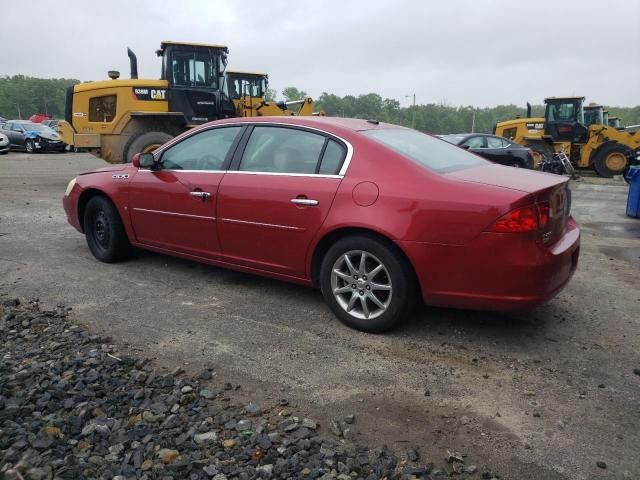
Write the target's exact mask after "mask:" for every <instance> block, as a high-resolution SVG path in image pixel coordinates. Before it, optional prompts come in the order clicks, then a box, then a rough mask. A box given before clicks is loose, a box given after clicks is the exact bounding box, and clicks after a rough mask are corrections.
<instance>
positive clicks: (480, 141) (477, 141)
mask: <svg viewBox="0 0 640 480" xmlns="http://www.w3.org/2000/svg"><path fill="white" fill-rule="evenodd" d="M462 145H466V146H467V147H469V148H484V137H471V138H468V139H467V140H465V141H464V142H462Z"/></svg>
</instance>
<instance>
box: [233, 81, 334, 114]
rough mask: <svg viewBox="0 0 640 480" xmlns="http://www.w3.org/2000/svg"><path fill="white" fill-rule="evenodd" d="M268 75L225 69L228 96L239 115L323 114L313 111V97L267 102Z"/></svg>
mask: <svg viewBox="0 0 640 480" xmlns="http://www.w3.org/2000/svg"><path fill="white" fill-rule="evenodd" d="M268 87H269V75H267V74H266V73H253V72H241V71H238V70H227V88H228V93H229V98H230V99H231V101H232V102H233V104H234V106H235V108H236V114H237V115H238V116H239V117H262V116H279V115H324V114H323V113H315V112H314V104H313V99H312V98H311V97H305V98H303V99H301V100H297V101H293V102H268V101H267V100H266V93H267V88H268Z"/></svg>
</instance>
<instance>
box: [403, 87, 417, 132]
mask: <svg viewBox="0 0 640 480" xmlns="http://www.w3.org/2000/svg"><path fill="white" fill-rule="evenodd" d="M411 96H413V105H412V108H411V113H412V115H411V128H416V94H415V93H412V94H411V95H405V96H404V98H409V97H411Z"/></svg>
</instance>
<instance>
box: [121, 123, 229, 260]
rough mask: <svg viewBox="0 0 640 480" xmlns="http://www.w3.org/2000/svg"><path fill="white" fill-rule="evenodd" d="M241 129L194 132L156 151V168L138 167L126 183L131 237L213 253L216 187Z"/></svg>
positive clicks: (216, 246)
mask: <svg viewBox="0 0 640 480" xmlns="http://www.w3.org/2000/svg"><path fill="white" fill-rule="evenodd" d="M241 128H242V127H240V126H230V127H219V128H213V129H209V130H203V131H200V132H197V133H196V134H194V135H191V136H189V137H186V138H185V139H183V140H181V141H180V142H179V143H176V144H175V145H172V146H171V147H169V148H167V149H166V150H161V151H160V152H159V165H160V166H159V168H158V169H156V170H144V169H140V170H138V171H137V172H136V174H135V176H134V178H133V179H132V180H131V182H130V190H129V210H130V217H131V223H132V226H133V231H134V234H135V237H136V240H137V241H138V242H140V243H144V244H147V245H150V246H155V247H160V248H163V249H167V250H171V251H176V252H182V253H188V254H192V255H197V256H201V257H215V256H217V255H218V254H219V252H220V243H219V240H218V232H217V226H216V208H217V203H218V201H217V197H218V187H219V185H220V181H221V180H222V178H223V177H224V173H225V170H226V168H227V165H228V159H229V158H230V157H231V155H232V153H233V152H232V150H233V148H234V145H235V139H236V138H237V137H238V134H239V132H240V130H241Z"/></svg>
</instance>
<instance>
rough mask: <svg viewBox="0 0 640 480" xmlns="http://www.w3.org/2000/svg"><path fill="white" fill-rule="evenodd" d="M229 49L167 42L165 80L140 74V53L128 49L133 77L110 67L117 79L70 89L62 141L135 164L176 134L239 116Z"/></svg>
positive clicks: (162, 49)
mask: <svg viewBox="0 0 640 480" xmlns="http://www.w3.org/2000/svg"><path fill="white" fill-rule="evenodd" d="M228 52H229V50H228V48H227V47H226V46H224V45H209V44H198V43H183V42H173V41H165V42H162V43H161V45H160V49H159V50H158V51H157V52H156V53H157V54H158V56H159V57H161V58H162V72H161V76H160V79H159V80H149V79H140V78H138V64H137V59H136V56H135V54H134V53H133V52H132V51H131V50H129V49H128V55H129V60H130V66H131V75H130V77H131V78H128V79H121V78H119V77H120V74H119V72H116V71H110V72H109V77H110V78H111V80H106V81H99V82H88V83H81V84H78V85H74V86H72V87H70V88H69V89H68V90H67V98H66V108H65V122H61V123H62V125H60V133H61V136H62V139H63V140H64V141H65V142H66V143H68V144H69V145H73V146H74V147H76V148H82V149H86V150H88V151H90V152H91V153H93V154H95V155H97V156H100V157H102V158H104V159H105V160H107V161H108V162H111V163H121V162H130V161H131V158H132V157H133V155H134V154H136V153H138V152H146V151H152V150H153V149H155V148H157V147H158V146H159V145H161V144H163V143H164V142H166V141H167V140H169V139H171V138H172V137H174V136H175V135H178V134H179V133H181V132H183V131H184V130H186V129H188V128H191V127H193V126H196V125H200V124H203V123H206V122H209V121H211V120H217V119H220V118H226V117H235V116H236V111H235V106H234V104H233V103H232V102H231V100H230V99H229V97H228V96H227V95H226V94H225V93H224V91H225V85H224V84H225V69H226V65H227V54H228Z"/></svg>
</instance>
